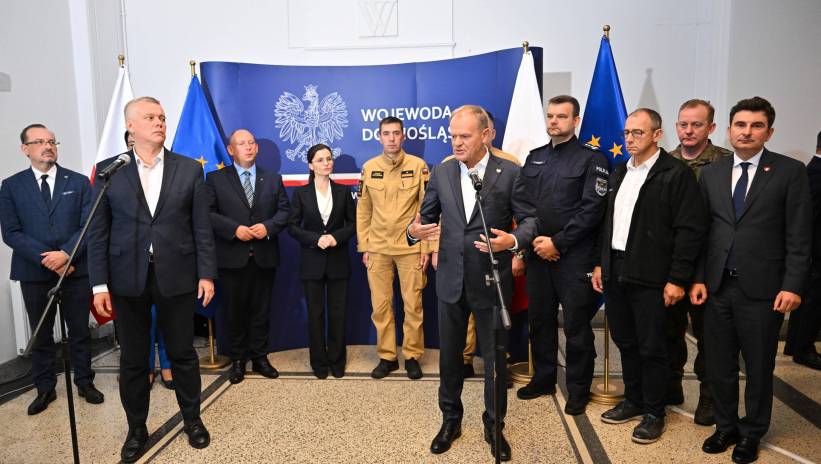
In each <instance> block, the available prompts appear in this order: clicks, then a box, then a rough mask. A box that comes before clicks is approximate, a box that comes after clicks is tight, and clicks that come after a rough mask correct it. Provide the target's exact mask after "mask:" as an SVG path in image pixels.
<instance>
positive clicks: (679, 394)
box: [664, 381, 684, 406]
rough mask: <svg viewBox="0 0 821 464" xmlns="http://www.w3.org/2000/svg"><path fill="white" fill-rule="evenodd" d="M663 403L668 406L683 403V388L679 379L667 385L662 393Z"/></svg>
mask: <svg viewBox="0 0 821 464" xmlns="http://www.w3.org/2000/svg"><path fill="white" fill-rule="evenodd" d="M664 404H665V405H668V406H678V405H680V404H684V388H683V387H682V386H681V381H678V382H675V383H671V384H668V385H667V393H666V394H665V395H664Z"/></svg>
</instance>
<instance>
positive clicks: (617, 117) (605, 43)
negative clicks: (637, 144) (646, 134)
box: [579, 37, 630, 170]
mask: <svg viewBox="0 0 821 464" xmlns="http://www.w3.org/2000/svg"><path fill="white" fill-rule="evenodd" d="M625 119H627V109H626V108H625V106H624V97H623V96H622V94H621V84H619V74H618V72H616V62H615V61H614V60H613V51H612V50H611V49H610V40H609V39H608V38H607V37H602V39H601V46H600V47H599V56H598V58H597V59H596V68H595V70H594V71H593V80H592V82H591V83H590V93H588V94H587V105H586V106H585V108H584V119H583V120H582V128H581V130H580V131H579V139H581V141H582V142H586V143H588V144H590V145H593V146H594V147H599V150H601V152H602V153H604V155H605V156H606V157H607V160H608V161H610V168H611V170H612V168H613V166H614V165H616V164H619V163H624V162H625V161H627V160H628V159H630V154H629V153H628V152H627V148H626V147H625V146H624V134H622V132H624V120H625Z"/></svg>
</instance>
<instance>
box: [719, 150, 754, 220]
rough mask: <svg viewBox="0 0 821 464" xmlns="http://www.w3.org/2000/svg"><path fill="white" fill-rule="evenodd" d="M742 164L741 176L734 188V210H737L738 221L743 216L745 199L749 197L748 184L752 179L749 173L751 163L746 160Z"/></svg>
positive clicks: (736, 218)
mask: <svg viewBox="0 0 821 464" xmlns="http://www.w3.org/2000/svg"><path fill="white" fill-rule="evenodd" d="M740 166H741V177H739V178H738V182H736V184H735V189H733V210H735V220H736V221H738V218H739V217H740V216H741V212H742V211H744V199H745V198H746V197H747V184H748V183H749V181H750V176H749V175H748V174H747V168H748V167H750V163H748V162H744V163H741V165H740ZM725 198H726V197H725Z"/></svg>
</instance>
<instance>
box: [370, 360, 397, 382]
mask: <svg viewBox="0 0 821 464" xmlns="http://www.w3.org/2000/svg"><path fill="white" fill-rule="evenodd" d="M397 369H399V361H388V360H387V359H380V360H379V364H377V365H376V367H374V368H373V371H371V377H373V378H375V379H382V378H385V377H387V376H388V374H390V373H391V372H393V371H395V370H397Z"/></svg>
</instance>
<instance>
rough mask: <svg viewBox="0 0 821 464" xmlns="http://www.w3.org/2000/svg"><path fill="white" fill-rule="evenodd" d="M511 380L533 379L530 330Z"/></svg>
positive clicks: (525, 49)
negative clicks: (522, 357)
mask: <svg viewBox="0 0 821 464" xmlns="http://www.w3.org/2000/svg"><path fill="white" fill-rule="evenodd" d="M522 53H524V54H525V55H527V54H528V53H530V42H528V41H527V40H525V41H524V42H522ZM509 371H510V380H512V381H514V382H516V383H520V384H527V383H530V380H531V379H532V378H533V374H534V370H533V348H532V347H531V346H530V330H529V329H528V337H527V362H517V363H515V364H512V365H510V367H509Z"/></svg>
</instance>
